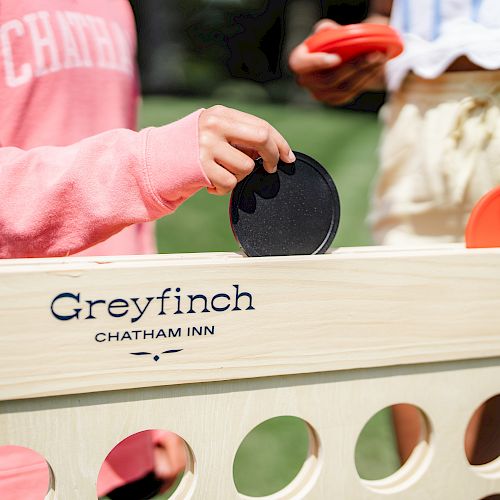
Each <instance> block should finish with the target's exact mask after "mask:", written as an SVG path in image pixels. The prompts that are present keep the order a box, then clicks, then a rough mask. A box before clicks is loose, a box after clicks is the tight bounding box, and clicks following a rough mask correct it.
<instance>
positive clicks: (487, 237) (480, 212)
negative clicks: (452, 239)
mask: <svg viewBox="0 0 500 500" xmlns="http://www.w3.org/2000/svg"><path fill="white" fill-rule="evenodd" d="M465 243H466V246H467V248H497V247H499V248H500V186H499V187H496V188H495V189H493V190H491V191H490V192H488V193H486V194H485V195H484V196H483V197H482V198H481V199H480V200H479V201H478V202H477V204H476V206H475V207H474V209H473V210H472V213H471V215H470V217H469V221H468V223H467V228H466V229H465Z"/></svg>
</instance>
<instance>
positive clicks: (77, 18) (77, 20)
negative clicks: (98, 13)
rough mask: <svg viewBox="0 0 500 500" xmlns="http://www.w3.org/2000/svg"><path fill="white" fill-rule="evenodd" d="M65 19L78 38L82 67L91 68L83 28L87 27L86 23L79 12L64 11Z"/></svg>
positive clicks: (87, 44) (90, 59)
mask: <svg viewBox="0 0 500 500" xmlns="http://www.w3.org/2000/svg"><path fill="white" fill-rule="evenodd" d="M65 14H66V19H67V20H68V22H69V24H70V25H71V26H72V27H73V28H74V30H75V33H76V37H77V38H78V43H79V45H80V50H81V54H82V58H83V66H85V67H86V68H91V67H92V66H93V64H92V58H91V56H90V48H89V42H88V39H87V34H86V32H85V28H86V27H88V24H89V23H88V21H87V19H86V17H85V16H84V15H83V14H80V13H79V12H71V11H69V12H68V11H66V12H65Z"/></svg>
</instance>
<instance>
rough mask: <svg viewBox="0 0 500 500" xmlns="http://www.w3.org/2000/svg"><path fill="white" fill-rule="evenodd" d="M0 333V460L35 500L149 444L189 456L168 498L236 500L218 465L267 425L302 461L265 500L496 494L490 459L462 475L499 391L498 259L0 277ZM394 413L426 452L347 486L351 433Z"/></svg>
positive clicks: (198, 260) (219, 260)
mask: <svg viewBox="0 0 500 500" xmlns="http://www.w3.org/2000/svg"><path fill="white" fill-rule="evenodd" d="M0 318H1V323H0V327H1V334H0V353H1V354H0V355H1V363H0V445H3V444H15V445H20V446H27V447H30V448H32V449H34V450H36V451H38V452H39V453H41V454H42V455H43V456H44V457H45V458H46V459H47V461H48V463H49V464H50V466H51V468H52V471H53V475H54V484H53V486H54V491H53V492H52V494H51V495H52V496H53V497H55V498H58V499H64V500H66V499H89V500H90V499H94V498H95V483H96V479H97V474H98V471H99V468H100V465H101V464H102V461H103V460H104V458H105V457H106V455H107V453H108V452H109V451H110V449H111V448H113V446H114V445H116V444H117V443H118V442H119V441H121V440H122V439H124V438H125V437H127V436H128V435H130V434H133V433H135V432H138V431H140V430H144V429H155V428H158V429H169V430H171V431H174V432H176V433H178V434H179V435H180V436H182V437H183V438H184V439H185V440H186V442H187V443H188V444H189V447H190V450H191V451H190V454H191V458H190V461H189V464H188V470H187V472H186V474H185V475H184V478H183V480H182V482H181V485H180V488H179V489H178V490H177V492H176V494H175V498H195V499H202V500H212V499H213V500H219V499H221V500H225V499H233V498H245V497H242V496H241V495H239V494H238V493H237V491H236V488H235V486H234V483H233V479H232V467H233V460H234V455H235V453H236V450H237V448H238V446H239V445H240V443H241V441H242V440H243V438H244V437H245V435H246V434H247V433H248V432H249V431H250V430H251V429H252V428H253V427H255V426H256V425H258V424H259V423H261V422H263V421H264V420H266V419H269V418H272V417H275V416H279V415H294V416H298V417H300V418H302V419H304V420H305V421H306V422H307V423H308V424H309V429H310V449H309V457H308V459H307V461H306V463H305V465H304V467H303V469H302V470H301V472H300V473H299V475H298V476H297V477H296V479H295V480H294V481H293V482H292V483H291V484H290V485H289V486H288V487H287V488H285V490H282V491H281V492H279V493H276V494H274V495H272V496H270V497H266V498H269V499H271V498H272V499H285V498H311V499H321V500H323V499H336V498H338V499H358V498H359V499H375V498H394V499H419V500H420V499H423V498H425V499H440V500H441V499H448V498H450V499H464V500H471V499H478V500H479V499H480V498H482V497H485V496H487V495H489V494H493V493H499V492H500V459H497V460H496V461H494V462H493V463H491V464H489V465H486V466H481V467H472V466H471V465H469V463H468V462H467V459H466V457H465V453H464V448H463V441H464V433H465V429H466V426H467V423H468V421H469V419H470V417H471V415H472V413H473V412H474V410H475V409H476V408H477V407H478V406H480V405H481V403H483V402H484V401H485V400H487V399H488V398H490V397H492V396H494V395H496V394H498V393H500V250H499V249H479V250H465V249H464V248H463V247H461V246H445V247H439V248H438V247H436V248H430V249H421V250H414V249H413V250H412V249H408V250H406V249H405V250H401V249H391V248H357V249H338V250H335V251H333V252H331V253H329V254H327V255H322V256H311V257H279V258H259V259H247V258H244V257H241V256H239V255H236V254H193V255H174V256H152V257H116V258H105V259H94V260H90V259H83V258H68V259H46V260H29V261H26V260H19V261H4V262H2V263H1V264H0ZM401 402H404V403H411V404H414V405H416V406H418V407H419V408H420V409H421V410H422V412H423V413H424V415H425V417H426V420H427V422H428V428H427V431H428V440H427V441H422V443H421V446H419V448H418V449H417V450H416V451H415V453H414V454H413V455H412V457H411V458H410V460H409V461H408V462H407V464H406V465H405V466H404V467H403V468H402V469H401V470H400V471H399V472H397V473H396V474H394V475H393V476H391V477H389V478H388V479H385V480H382V481H363V480H361V479H360V478H359V476H358V473H357V471H356V468H355V464H354V448H355V444H356V440H357V438H358V436H359V433H360V432H361V429H362V428H363V426H364V425H365V424H366V422H367V421H368V420H369V419H370V417H371V416H372V415H373V414H375V413H376V412H377V411H379V410H380V409H382V408H384V407H386V406H389V405H391V404H395V403H401ZM75 450H77V452H76V454H75ZM69 454H71V460H68V456H69Z"/></svg>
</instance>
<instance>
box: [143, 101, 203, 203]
mask: <svg viewBox="0 0 500 500" xmlns="http://www.w3.org/2000/svg"><path fill="white" fill-rule="evenodd" d="M202 111H203V109H199V110H198V111H195V112H194V113H191V114H190V115H188V116H186V117H185V118H182V119H181V120H178V121H176V122H173V123H170V124H168V125H164V126H163V127H150V128H147V129H145V130H143V131H142V132H143V133H144V134H145V160H146V173H147V177H148V183H149V189H150V191H151V194H152V196H153V198H154V199H155V201H156V203H157V204H159V205H160V207H162V208H163V209H164V210H165V212H171V211H173V210H175V209H176V208H177V207H178V206H179V205H180V204H181V203H182V202H183V201H185V200H186V199H187V198H189V197H190V196H192V195H193V194H194V193H196V191H198V190H199V189H201V188H203V187H209V186H211V183H210V181H209V180H208V178H207V176H206V175H205V172H204V171H203V168H202V166H201V162H200V151H199V141H198V119H199V116H200V114H201V112H202Z"/></svg>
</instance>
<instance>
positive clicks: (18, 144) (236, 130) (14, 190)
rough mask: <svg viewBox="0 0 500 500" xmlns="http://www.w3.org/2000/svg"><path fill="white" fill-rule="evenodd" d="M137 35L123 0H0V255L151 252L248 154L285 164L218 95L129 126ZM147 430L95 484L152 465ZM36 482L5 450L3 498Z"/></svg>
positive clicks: (108, 485) (256, 128) (105, 489)
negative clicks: (185, 111) (154, 124)
mask: <svg viewBox="0 0 500 500" xmlns="http://www.w3.org/2000/svg"><path fill="white" fill-rule="evenodd" d="M135 44H136V42H135V25H134V19H133V15H132V12H131V9H130V6H129V3H128V1H127V0H106V1H102V0H58V1H57V2H54V1H50V0H29V1H28V0H15V1H14V0H4V1H2V2H1V4H0V110H1V116H2V122H1V123H0V192H1V193H2V196H1V197H0V257H1V258H20V257H52V256H64V255H73V254H76V253H79V254H85V255H112V254H115V255H116V254H142V253H150V252H154V251H155V244H154V235H153V224H152V221H154V220H156V219H158V218H160V217H162V216H164V215H166V214H169V213H171V212H173V211H174V210H175V209H176V207H178V206H179V205H180V204H181V203H182V202H183V201H184V200H186V199H187V198H188V197H189V196H191V195H192V194H194V193H195V192H196V191H198V190H199V189H200V188H204V187H206V188H208V190H209V191H210V192H212V193H213V194H225V193H227V192H229V191H230V190H231V189H232V188H233V187H234V186H235V184H236V182H237V181H238V180H240V179H242V178H243V177H245V176H246V175H248V173H250V172H251V171H252V169H253V165H254V163H253V158H255V157H257V156H261V157H262V158H263V160H264V166H265V168H266V169H267V170H268V171H269V172H272V171H274V170H275V169H276V164H277V162H278V160H279V159H281V160H283V161H286V162H292V161H294V156H293V153H292V152H291V150H290V147H289V146H288V144H287V142H286V141H285V140H284V139H283V137H282V136H281V135H280V134H279V133H278V132H277V131H276V130H275V129H274V128H273V127H271V126H270V125H269V124H268V123H266V122H265V121H263V120H260V119H258V118H256V117H254V116H251V115H248V114H245V113H241V112H239V111H236V110H232V109H227V108H224V107H222V106H216V107H214V108H211V109H208V110H199V111H197V112H195V113H193V114H191V115H189V116H187V117H186V118H184V119H182V120H179V121H178V122H175V123H172V124H170V125H166V126H163V127H159V128H148V129H145V130H142V131H140V132H134V131H133V130H134V128H135V126H136V110H137V103H138V96H139V94H138V78H137V72H136V66H135V62H134V56H135ZM153 438H154V439H155V440H156V441H157V444H159V445H160V446H161V442H160V443H159V442H158V436H156V437H155V436H153V434H152V433H148V432H146V433H141V434H138V435H136V436H134V438H130V439H129V440H127V442H126V443H127V444H126V445H123V446H121V447H119V448H118V449H117V451H115V452H114V454H113V456H112V457H110V459H109V460H108V461H107V462H105V464H104V465H103V469H102V471H101V474H100V476H99V484H98V493H99V495H105V494H108V493H109V492H110V491H112V490H114V489H116V488H119V487H121V486H123V485H125V484H127V483H129V482H131V481H135V480H137V479H140V478H141V477H143V476H145V475H147V474H149V473H151V472H152V471H153V470H154V469H155V460H154V454H153V452H152V448H153ZM159 441H161V438H160V439H159ZM15 444H16V443H1V442H0V445H15ZM127 449H128V450H129V451H130V450H134V454H133V456H131V455H130V453H128V454H127ZM139 449H140V450H143V451H144V453H137V450H139ZM68 452H69V450H68ZM27 464H28V465H29V467H27V466H26V465H27ZM40 484H41V485H42V490H43V487H44V485H46V484H47V469H46V466H45V464H44V463H42V462H41V461H40V460H38V459H36V458H35V459H34V458H33V457H30V456H29V454H27V453H23V452H22V450H21V451H20V449H19V448H17V447H13V446H5V447H3V448H0V498H1V499H2V500H18V499H19V498H21V497H22V498H23V500H38V499H39V498H40V491H39V492H38V494H33V495H32V496H30V494H29V493H28V492H29V491H31V490H33V488H34V489H35V491H36V486H37V485H38V489H39V490H40ZM30 487H32V488H31V489H30ZM21 492H22V493H21ZM25 492H26V493H25ZM43 494H44V492H43V491H42V496H43Z"/></svg>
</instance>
